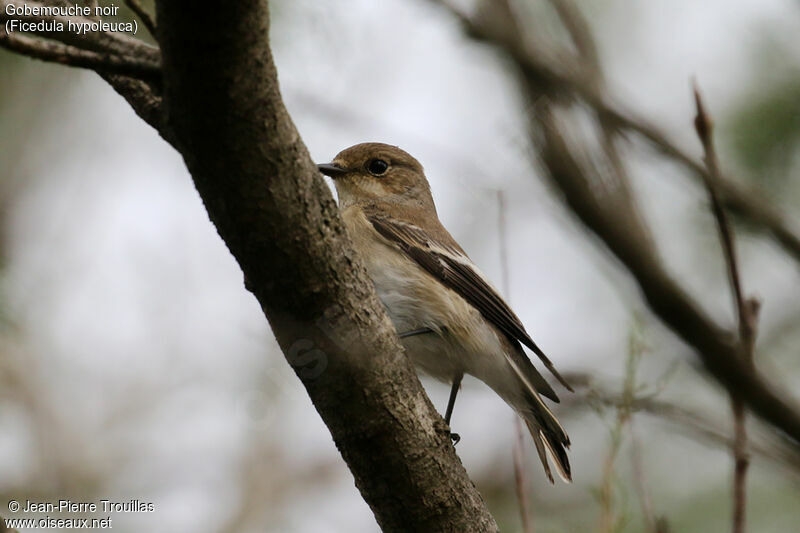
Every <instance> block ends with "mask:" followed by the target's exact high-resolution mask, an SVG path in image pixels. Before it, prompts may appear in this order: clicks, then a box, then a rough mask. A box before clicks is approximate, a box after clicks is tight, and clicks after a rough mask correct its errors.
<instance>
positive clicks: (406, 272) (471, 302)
mask: <svg viewBox="0 0 800 533" xmlns="http://www.w3.org/2000/svg"><path fill="white" fill-rule="evenodd" d="M317 168H318V169H319V171H320V172H321V173H322V174H325V175H326V176H329V177H330V178H332V180H333V183H334V186H335V188H336V193H337V196H338V199H339V212H340V214H341V218H342V220H343V222H344V227H345V229H346V231H347V234H348V235H349V237H350V239H351V241H352V243H353V246H354V247H355V249H356V252H357V253H358V254H359V255H360V256H361V258H362V259H363V260H364V262H365V263H366V268H367V272H368V274H369V277H370V278H371V280H372V282H373V285H374V286H375V290H376V292H377V294H378V297H379V298H380V300H381V302H382V303H383V305H384V307H385V308H386V311H387V313H388V315H389V318H390V319H391V321H392V322H393V324H394V326H395V329H396V330H397V331H398V336H399V337H400V340H401V342H402V344H403V347H404V349H405V351H406V353H407V354H408V356H409V357H410V359H411V361H412V362H413V363H414V365H415V366H416V367H417V368H418V369H419V370H421V371H422V372H423V373H426V374H428V375H430V376H432V377H433V378H435V379H438V380H439V381H442V382H444V383H448V384H450V385H451V391H450V397H449V399H448V404H447V409H446V412H445V417H444V420H445V422H446V423H447V425H448V427H449V426H450V418H451V415H452V412H453V408H454V405H455V399H456V395H457V393H458V390H459V388H460V385H461V380H462V378H463V376H464V374H469V375H471V376H474V377H475V378H477V379H479V380H480V381H482V382H484V383H485V384H486V385H488V386H489V387H490V388H491V389H492V390H494V392H495V393H497V394H498V395H499V396H500V397H501V398H502V399H503V400H504V401H505V402H506V403H507V404H508V405H509V406H510V407H511V408H512V409H513V410H514V411H516V413H517V414H518V415H519V416H520V417H521V418H522V420H523V421H524V422H525V424H526V426H527V428H528V430H529V432H530V434H531V437H532V439H533V442H534V445H535V447H536V451H537V454H538V456H539V459H540V460H541V462H542V465H543V467H544V471H545V474H546V475H547V478H548V479H549V481H550V482H551V483H553V482H554V480H553V474H552V471H551V469H550V466H549V463H548V456H549V458H550V460H551V461H552V463H553V464H554V465H555V467H556V468H555V469H556V471H557V473H558V474H559V476H560V477H561V478H562V479H563V480H564V481H566V482H570V481H571V480H572V473H571V469H570V464H569V457H568V456H567V451H566V450H567V449H569V445H570V440H569V436H568V435H567V432H566V431H565V430H564V428H563V427H562V426H561V424H560V423H559V422H558V420H557V419H556V417H555V415H554V414H553V412H552V411H551V410H550V408H549V407H548V406H547V405H546V404H545V401H544V399H543V397H544V398H547V399H549V400H552V401H553V402H558V401H559V398H558V396H557V395H556V393H555V391H554V390H553V388H552V387H551V386H550V384H549V383H548V382H547V381H546V380H545V378H544V377H543V376H542V374H540V373H539V371H538V370H537V369H536V367H535V366H534V365H533V363H532V362H531V360H530V359H529V358H528V356H527V355H526V354H525V352H524V350H523V348H522V345H525V346H527V347H528V348H529V349H530V350H531V351H533V353H534V354H536V355H537V356H538V358H539V359H540V360H541V362H542V363H543V364H544V366H545V367H546V368H547V369H548V370H549V371H550V372H551V373H552V374H553V376H554V377H555V378H556V379H557V380H558V381H559V382H560V383H561V384H562V385H563V386H564V387H565V388H566V389H567V390H569V391H572V388H571V387H570V386H569V384H568V383H567V381H566V380H565V379H564V378H563V377H562V376H561V375H560V374H559V373H558V371H557V370H556V368H555V367H554V365H553V363H552V362H551V361H550V359H548V357H547V356H546V355H545V354H544V352H542V350H541V349H539V347H538V346H537V345H536V343H534V342H533V340H532V339H531V337H530V335H529V334H528V332H527V331H526V330H525V327H524V326H523V325H522V322H521V321H520V319H519V318H518V317H517V315H516V314H514V312H513V311H512V310H511V308H510V307H509V305H508V304H507V303H506V302H505V301H504V300H503V298H502V297H501V296H500V294H499V292H498V291H497V289H495V288H494V286H493V285H492V284H491V282H490V281H489V280H488V279H487V277H486V276H485V275H484V274H483V273H482V272H481V271H480V269H479V268H478V267H477V266H476V265H475V263H473V262H472V260H471V259H470V258H469V256H468V255H467V254H466V252H464V250H463V249H462V248H461V246H459V244H458V243H457V242H456V241H455V239H453V237H452V236H451V235H450V233H448V231H447V230H446V229H445V227H444V226H443V225H442V223H441V222H440V221H439V217H438V214H437V212H436V206H435V204H434V201H433V196H432V194H431V189H430V185H429V184H428V180H427V178H426V177H425V172H424V169H423V167H422V165H421V164H420V163H419V161H417V160H416V159H415V158H414V157H413V156H411V155H410V154H409V153H407V152H406V151H404V150H402V149H400V148H398V147H397V146H393V145H389V144H384V143H375V142H370V143H361V144H357V145H355V146H351V147H350V148H347V149H345V150H342V151H341V152H339V154H337V155H336V156H335V157H334V158H333V160H332V161H331V162H330V163H324V164H320V165H317ZM452 436H453V440H454V443H457V442H458V438H459V437H458V436H457V434H452Z"/></svg>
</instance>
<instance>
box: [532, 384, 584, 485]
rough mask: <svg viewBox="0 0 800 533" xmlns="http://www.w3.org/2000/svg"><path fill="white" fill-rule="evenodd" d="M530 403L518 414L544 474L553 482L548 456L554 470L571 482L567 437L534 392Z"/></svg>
mask: <svg viewBox="0 0 800 533" xmlns="http://www.w3.org/2000/svg"><path fill="white" fill-rule="evenodd" d="M530 396H533V397H532V398H530V400H531V401H530V403H529V405H528V406H527V408H525V409H520V410H519V414H520V416H521V417H522V419H523V420H524V421H525V425H526V426H528V431H530V433H531V437H532V438H533V443H534V445H535V446H536V452H537V453H538V454H539V459H540V460H541V461H542V466H543V467H544V471H545V474H547V478H548V479H549V480H550V483H553V482H554V480H553V474H552V472H551V470H550V465H549V463H548V460H547V459H548V456H549V458H550V460H551V461H552V462H553V464H554V465H555V467H556V472H558V475H559V477H560V478H561V479H563V480H564V481H565V482H567V483H571V482H572V470H571V469H570V465H569V457H568V456H567V449H569V444H570V442H569V437H568V436H567V433H566V432H565V431H564V428H562V427H561V424H559V423H558V420H557V419H556V417H555V415H553V413H552V412H551V411H550V409H548V408H547V406H546V405H545V404H544V402H543V401H542V399H541V398H540V397H539V395H538V394H536V393H535V392H533V393H531V394H530Z"/></svg>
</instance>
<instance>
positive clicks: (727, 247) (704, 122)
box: [694, 84, 759, 533]
mask: <svg viewBox="0 0 800 533" xmlns="http://www.w3.org/2000/svg"><path fill="white" fill-rule="evenodd" d="M694 100H695V105H696V107H697V116H696V117H695V119H694V125H695V129H696V130H697V136H698V137H699V138H700V142H701V143H702V144H703V152H704V153H705V163H706V167H707V168H708V175H709V176H714V177H718V176H719V175H720V171H719V161H718V159H717V152H716V150H715V149H714V135H713V131H714V124H713V122H712V120H711V118H710V117H709V116H708V113H707V112H706V109H705V106H704V105H703V99H702V97H701V96H700V90H699V88H698V87H697V85H696V84H695V86H694ZM706 189H708V196H709V198H710V199H711V210H712V212H713V213H714V218H715V219H716V221H717V228H718V229H719V235H720V241H721V243H722V250H723V253H724V256H725V264H726V265H727V266H728V278H729V279H730V282H731V290H732V292H733V299H734V303H735V304H736V312H737V315H738V323H739V342H740V343H741V352H742V353H741V357H742V358H743V360H744V362H745V363H746V364H747V365H749V366H750V367H751V368H752V367H753V349H754V347H755V337H756V327H757V312H758V308H759V304H758V302H757V301H756V300H745V297H744V295H743V293H742V281H741V278H740V276H739V263H738V262H737V260H736V250H735V246H734V239H733V232H732V231H731V228H730V224H728V217H727V216H726V215H725V210H724V209H723V208H722V204H721V203H720V200H719V196H718V195H717V191H716V188H715V182H714V181H713V180H706ZM731 405H732V409H733V419H734V420H733V422H734V441H733V457H734V476H733V533H744V530H745V516H746V510H747V469H748V467H749V465H750V458H749V456H748V453H747V447H748V446H747V426H746V418H745V409H744V402H743V401H742V399H741V398H740V397H738V396H737V395H735V394H731Z"/></svg>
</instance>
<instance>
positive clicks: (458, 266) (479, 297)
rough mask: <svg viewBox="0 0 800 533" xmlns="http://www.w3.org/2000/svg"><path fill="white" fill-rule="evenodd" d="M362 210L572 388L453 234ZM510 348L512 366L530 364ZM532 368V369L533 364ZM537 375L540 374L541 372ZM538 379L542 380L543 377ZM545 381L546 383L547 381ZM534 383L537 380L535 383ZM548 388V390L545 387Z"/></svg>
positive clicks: (373, 222) (393, 240) (521, 354)
mask: <svg viewBox="0 0 800 533" xmlns="http://www.w3.org/2000/svg"><path fill="white" fill-rule="evenodd" d="M365 214H366V216H367V219H368V220H369V221H370V223H372V226H373V227H374V228H375V230H377V232H378V233H380V234H381V235H382V236H383V237H385V238H386V239H388V240H389V241H392V242H393V243H394V244H396V245H397V246H398V247H399V248H400V250H402V251H403V252H405V253H406V254H407V255H408V256H409V257H410V258H411V259H413V260H414V261H415V262H416V263H417V264H419V265H420V266H421V267H422V268H424V269H425V270H426V271H428V272H429V273H430V274H431V275H433V276H434V277H435V278H437V279H438V280H440V281H441V282H442V283H443V284H444V285H445V286H447V287H449V288H450V289H452V290H454V291H455V292H456V293H458V294H459V296H461V297H462V298H464V299H465V300H466V301H468V302H469V303H470V304H472V306H473V307H475V309H477V310H478V311H479V312H480V313H481V315H483V317H484V318H485V319H486V320H488V321H489V322H491V323H492V324H493V325H494V326H495V327H496V328H497V329H499V330H500V331H501V332H503V333H504V334H506V335H507V336H508V337H509V338H510V339H512V340H514V341H519V342H522V343H523V344H524V345H525V346H527V347H528V348H530V349H531V350H532V351H533V353H535V354H536V355H537V356H539V359H541V360H542V362H543V363H544V365H545V366H546V367H547V369H548V370H549V371H550V372H551V373H552V374H553V375H554V376H555V377H556V378H557V379H558V381H560V382H561V384H562V385H564V386H565V387H566V388H567V389H569V390H570V391H572V388H571V387H570V386H569V384H568V383H567V382H566V380H565V379H564V378H563V377H561V374H559V373H558V371H557V370H556V369H555V367H554V366H553V363H552V362H551V361H550V359H548V357H547V356H546V355H545V354H544V352H542V350H540V349H539V347H538V346H536V343H534V342H533V339H531V337H530V335H528V332H526V331H525V327H524V326H523V325H522V322H520V320H519V318H517V315H515V314H514V312H513V311H512V310H511V309H510V308H509V307H508V304H506V303H505V301H503V299H502V298H501V297H500V295H499V294H497V291H496V290H495V289H494V288H493V287H492V285H491V284H490V283H489V282H488V281H487V280H486V278H485V277H484V276H483V274H481V272H480V270H478V268H477V267H476V266H475V264H474V263H473V262H472V261H471V260H470V259H469V257H467V255H466V254H465V253H464V252H463V250H461V248H460V247H459V246H458V244H456V243H455V241H453V240H452V237H450V236H449V234H447V233H446V231H444V228H437V230H438V231H437V233H442V235H443V236H444V238H442V236H440V238H438V239H437V238H434V237H432V235H431V234H432V233H433V232H426V231H425V230H423V229H421V228H420V227H419V226H417V225H415V224H411V223H408V222H401V221H397V220H394V219H389V218H387V217H385V216H381V214H380V213H376V212H365ZM512 351H513V352H515V353H514V354H511V357H513V359H514V360H513V361H510V362H511V363H512V365H513V366H517V365H522V366H523V368H525V367H527V366H531V367H532V366H533V365H532V364H531V362H530V361H529V360H528V358H527V357H525V354H524V353H522V350H521V349H520V350H519V353H518V354H517V353H516V352H517V351H516V350H512ZM525 363H527V365H526V364H525ZM532 370H534V371H535V369H533V368H532ZM536 374H538V372H536ZM539 377H540V378H541V376H539ZM541 381H542V382H544V380H543V379H542V380H541ZM544 383H545V385H546V382H544ZM537 385H539V384H538V383H537ZM537 389H539V392H541V393H542V394H544V395H545V396H547V397H548V398H552V399H555V401H558V400H557V397H556V396H555V393H554V392H553V391H552V389H550V387H549V386H547V387H546V388H545V389H542V388H541V386H539V387H537ZM547 389H550V390H549V391H547ZM547 392H550V394H547Z"/></svg>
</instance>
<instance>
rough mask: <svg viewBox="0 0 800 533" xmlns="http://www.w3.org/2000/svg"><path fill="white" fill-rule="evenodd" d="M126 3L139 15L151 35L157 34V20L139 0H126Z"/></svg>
mask: <svg viewBox="0 0 800 533" xmlns="http://www.w3.org/2000/svg"><path fill="white" fill-rule="evenodd" d="M125 5H127V6H128V8H129V9H130V10H131V11H133V12H134V13H135V14H136V16H137V17H139V19H140V20H141V21H142V24H144V26H145V28H147V31H149V32H150V35H152V36H153V37H155V36H156V21H155V19H154V18H153V16H152V15H151V14H150V13H149V12H148V11H147V10H146V9H145V8H144V6H143V5H142V3H141V2H139V0H125Z"/></svg>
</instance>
